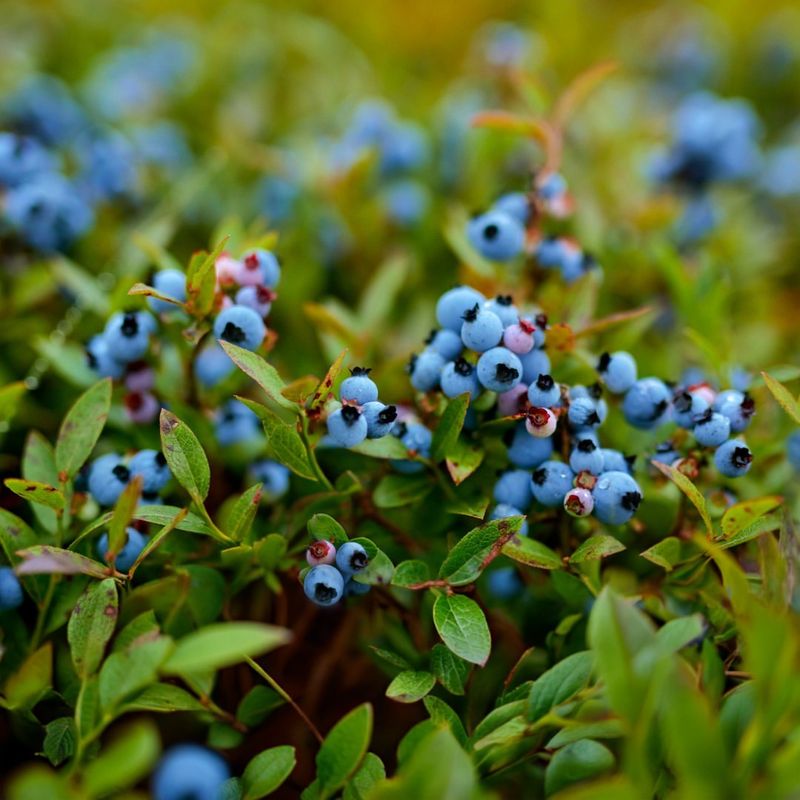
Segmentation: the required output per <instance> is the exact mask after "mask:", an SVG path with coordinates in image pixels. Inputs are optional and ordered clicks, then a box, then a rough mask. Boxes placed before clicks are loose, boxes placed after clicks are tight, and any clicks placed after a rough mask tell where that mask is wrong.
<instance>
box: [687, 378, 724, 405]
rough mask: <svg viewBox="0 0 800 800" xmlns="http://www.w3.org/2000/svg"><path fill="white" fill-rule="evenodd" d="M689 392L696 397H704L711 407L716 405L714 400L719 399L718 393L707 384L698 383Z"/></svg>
mask: <svg viewBox="0 0 800 800" xmlns="http://www.w3.org/2000/svg"><path fill="white" fill-rule="evenodd" d="M687 391H688V392H689V394H693V395H695V396H696V397H702V398H703V400H705V401H706V402H707V403H708V405H709V406H712V405H713V404H714V400H715V399H716V397H717V393H716V392H715V391H714V390H713V389H712V388H711V387H710V386H709V385H708V384H707V383H696V384H695V385H694V386H690V387H689V388H688V389H687Z"/></svg>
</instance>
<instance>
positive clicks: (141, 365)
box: [125, 361, 156, 393]
mask: <svg viewBox="0 0 800 800" xmlns="http://www.w3.org/2000/svg"><path fill="white" fill-rule="evenodd" d="M155 379H156V376H155V373H154V372H153V370H152V369H151V368H150V367H149V366H148V365H147V364H146V363H145V362H144V361H136V362H134V363H133V364H129V365H128V372H127V374H126V375H125V388H126V389H127V390H128V391H130V392H139V393H141V392H149V391H150V390H151V389H152V388H153V384H154V383H155Z"/></svg>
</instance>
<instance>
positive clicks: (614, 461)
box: [600, 447, 633, 475]
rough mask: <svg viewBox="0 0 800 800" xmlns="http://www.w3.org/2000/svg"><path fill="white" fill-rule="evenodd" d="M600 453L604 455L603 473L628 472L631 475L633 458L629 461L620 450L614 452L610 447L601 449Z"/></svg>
mask: <svg viewBox="0 0 800 800" xmlns="http://www.w3.org/2000/svg"><path fill="white" fill-rule="evenodd" d="M600 452H601V453H602V454H603V472H627V473H628V474H629V475H630V474H631V467H632V464H633V459H632V457H631V458H630V459H629V458H628V457H627V456H624V455H623V454H622V453H620V451H619V450H613V449H611V448H608V447H603V448H601V449H600Z"/></svg>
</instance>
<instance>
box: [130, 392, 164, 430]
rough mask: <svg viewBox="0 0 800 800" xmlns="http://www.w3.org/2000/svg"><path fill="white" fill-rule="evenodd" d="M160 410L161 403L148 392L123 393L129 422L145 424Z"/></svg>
mask: <svg viewBox="0 0 800 800" xmlns="http://www.w3.org/2000/svg"><path fill="white" fill-rule="evenodd" d="M160 410H161V404H160V403H159V402H158V400H156V398H155V396H154V395H152V394H150V392H131V393H130V394H127V395H125V412H126V413H127V415H128V419H129V420H130V421H131V422H135V423H137V424H139V425H146V424H147V423H148V422H152V421H153V420H154V419H155V418H156V417H157V416H158V412H159V411H160Z"/></svg>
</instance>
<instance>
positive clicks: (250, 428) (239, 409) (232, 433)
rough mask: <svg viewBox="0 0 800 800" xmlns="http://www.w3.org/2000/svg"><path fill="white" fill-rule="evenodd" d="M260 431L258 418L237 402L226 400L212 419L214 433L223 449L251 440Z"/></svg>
mask: <svg viewBox="0 0 800 800" xmlns="http://www.w3.org/2000/svg"><path fill="white" fill-rule="evenodd" d="M260 430H261V424H260V422H259V420H258V417H257V416H256V415H255V414H254V413H253V412H252V411H251V410H250V409H249V408H248V407H247V406H246V405H245V404H244V403H241V402H239V401H238V400H228V402H226V403H225V404H224V405H223V406H222V407H221V408H220V409H218V410H217V413H216V416H215V418H214V433H215V434H216V437H217V441H218V442H219V443H220V444H221V445H222V446H223V447H227V446H228V445H233V444H237V443H239V442H246V441H248V440H250V439H253V438H254V437H256V436H258V435H259V433H260Z"/></svg>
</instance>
